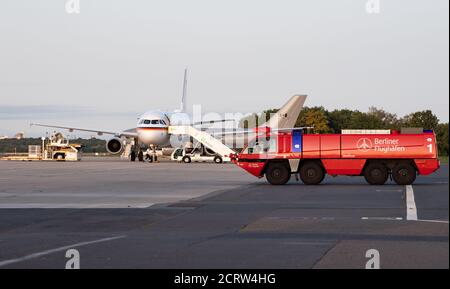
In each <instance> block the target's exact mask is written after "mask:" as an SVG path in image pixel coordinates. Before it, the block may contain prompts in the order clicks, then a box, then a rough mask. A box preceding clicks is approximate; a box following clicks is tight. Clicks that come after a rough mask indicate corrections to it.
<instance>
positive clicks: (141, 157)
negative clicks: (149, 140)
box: [138, 149, 144, 162]
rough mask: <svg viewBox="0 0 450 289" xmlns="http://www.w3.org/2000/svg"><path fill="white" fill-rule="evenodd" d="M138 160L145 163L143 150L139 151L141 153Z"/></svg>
mask: <svg viewBox="0 0 450 289" xmlns="http://www.w3.org/2000/svg"><path fill="white" fill-rule="evenodd" d="M138 160H139V161H140V162H143V161H144V152H143V151H142V149H139V152H138Z"/></svg>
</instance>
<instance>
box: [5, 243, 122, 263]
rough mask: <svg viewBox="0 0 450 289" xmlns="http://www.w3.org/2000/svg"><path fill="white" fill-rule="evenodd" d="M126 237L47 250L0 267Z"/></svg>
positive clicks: (12, 260) (6, 261) (8, 261)
mask: <svg viewBox="0 0 450 289" xmlns="http://www.w3.org/2000/svg"><path fill="white" fill-rule="evenodd" d="M125 237H126V236H115V237H110V238H103V239H98V240H93V241H87V242H81V243H76V244H72V245H68V246H64V247H59V248H55V249H51V250H47V251H42V252H38V253H34V254H31V255H27V256H24V257H20V258H17V259H11V260H5V261H0V267H3V266H7V265H11V264H14V263H19V262H23V261H27V260H31V259H35V258H39V257H42V256H45V255H50V254H53V253H56V252H60V251H65V250H69V249H73V248H76V247H81V246H86V245H90V244H95V243H101V242H107V241H112V240H117V239H122V238H125Z"/></svg>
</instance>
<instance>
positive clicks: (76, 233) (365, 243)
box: [0, 158, 449, 269]
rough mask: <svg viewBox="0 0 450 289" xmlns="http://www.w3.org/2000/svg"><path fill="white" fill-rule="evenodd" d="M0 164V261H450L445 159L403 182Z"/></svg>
mask: <svg viewBox="0 0 450 289" xmlns="http://www.w3.org/2000/svg"><path fill="white" fill-rule="evenodd" d="M0 172H1V173H0V269H4V268H56V269H63V268H64V267H65V264H66V262H67V261H68V258H66V256H65V254H66V251H67V250H68V249H72V248H73V249H77V250H78V251H79V253H80V265H81V268H176V269H184V268H202V269H205V268H233V269H239V268H245V269H246V268H263V269H278V268H280V269H283V268H286V269H296V268H358V269H364V268H365V267H366V264H367V263H368V262H369V261H370V260H371V256H370V254H369V253H368V252H372V251H369V250H371V249H375V250H376V251H377V252H378V253H379V255H380V267H381V268H447V269H448V268H449V238H448V231H449V223H448V218H449V213H448V212H449V210H448V206H449V184H448V180H449V168H448V165H443V166H442V167H441V169H440V170H439V171H438V172H437V173H435V174H433V175H430V176H419V177H418V178H417V180H416V182H415V184H414V185H412V186H411V187H405V186H397V185H394V184H393V183H392V182H391V183H389V184H387V185H384V186H370V185H367V184H366V183H365V181H364V179H363V178H362V177H336V178H332V177H328V176H327V178H326V179H325V181H324V183H323V184H321V185H318V186H305V185H303V184H301V182H297V181H296V180H295V179H294V178H292V179H291V181H290V182H289V183H288V184H287V185H285V186H271V185H269V184H268V183H267V182H266V180H265V179H257V178H254V177H253V176H251V175H249V174H248V173H246V172H245V171H243V170H241V169H240V168H238V167H237V166H234V165H232V164H221V165H218V164H212V163H191V164H180V163H172V162H161V163H151V164H150V163H138V162H136V163H131V162H127V161H120V160H119V159H117V158H90V159H89V158H86V159H84V160H83V161H81V162H8V161H0ZM366 254H369V255H367V257H366ZM372 256H373V255H372Z"/></svg>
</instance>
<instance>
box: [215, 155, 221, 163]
mask: <svg viewBox="0 0 450 289" xmlns="http://www.w3.org/2000/svg"><path fill="white" fill-rule="evenodd" d="M214 162H215V163H216V164H221V163H223V160H222V157H221V156H215V157H214Z"/></svg>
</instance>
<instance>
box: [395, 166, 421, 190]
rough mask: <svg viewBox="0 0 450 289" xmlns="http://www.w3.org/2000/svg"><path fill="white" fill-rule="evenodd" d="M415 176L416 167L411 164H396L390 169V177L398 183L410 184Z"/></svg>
mask: <svg viewBox="0 0 450 289" xmlns="http://www.w3.org/2000/svg"><path fill="white" fill-rule="evenodd" d="M416 176H417V172H416V169H415V168H414V167H413V166H412V165H411V164H398V165H396V166H395V167H394V168H393V169H392V178H393V179H394V181H395V182H396V183H397V184H398V185H403V186H405V185H411V184H412V183H414V181H415V180H416Z"/></svg>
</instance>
